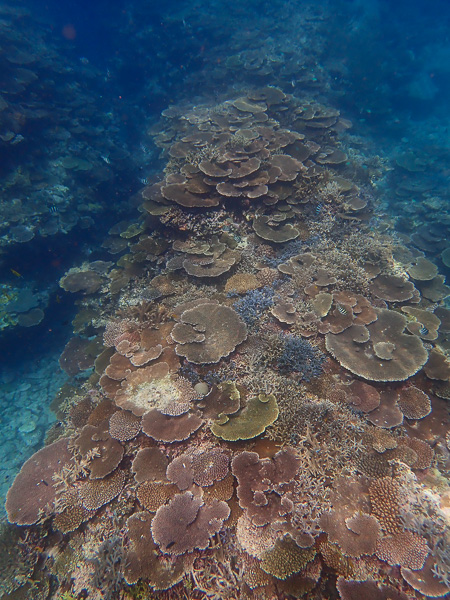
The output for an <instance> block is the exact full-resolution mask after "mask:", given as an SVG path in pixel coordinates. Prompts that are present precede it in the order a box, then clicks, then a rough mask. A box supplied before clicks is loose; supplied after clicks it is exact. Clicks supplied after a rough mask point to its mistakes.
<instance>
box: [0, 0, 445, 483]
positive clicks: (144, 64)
mask: <svg viewBox="0 0 450 600" xmlns="http://www.w3.org/2000/svg"><path fill="white" fill-rule="evenodd" d="M304 4H305V3H302V2H296V1H294V0H289V1H287V2H286V1H283V2H277V0H272V1H271V2H270V3H269V2H256V1H255V2H245V3H242V2H237V1H235V0H232V1H227V2H225V1H223V0H220V1H218V0H215V1H212V2H210V1H208V2H206V1H205V0H196V2H195V3H191V2H182V1H180V0H176V1H175V0H173V1H172V2H168V1H166V2H164V3H153V2H148V1H141V2H139V1H138V0H135V1H130V0H117V1H115V2H109V1H108V0H97V1H96V2H92V1H91V0H78V1H77V2H69V1H68V0H64V1H61V0H48V1H46V2H45V3H41V2H38V1H37V0H29V1H28V2H22V3H20V6H23V7H25V8H27V9H29V11H30V12H31V15H32V17H31V22H32V20H33V18H35V19H36V22H39V23H41V24H44V26H45V27H46V28H47V29H48V35H47V38H46V39H47V41H48V44H51V45H53V47H54V48H56V50H57V56H58V57H59V58H58V59H57V60H59V61H60V63H61V65H64V66H65V67H68V68H70V69H72V70H73V79H74V81H75V82H78V83H79V85H80V86H90V87H91V88H92V89H93V90H94V92H95V93H94V95H95V98H96V103H95V110H94V116H92V117H91V121H90V123H91V126H92V127H96V126H97V124H98V123H97V121H96V117H95V114H96V112H95V111H97V114H98V115H99V116H98V122H100V115H103V114H105V112H108V111H111V113H112V114H113V116H114V117H113V118H114V121H113V123H114V127H115V128H116V130H117V131H116V135H117V138H118V144H119V145H120V144H122V145H123V147H126V148H127V150H128V151H129V152H130V154H131V156H132V157H134V158H135V161H136V162H135V164H134V166H133V167H132V168H131V169H130V170H128V171H126V172H120V173H115V177H116V179H115V180H114V181H115V182H116V183H115V184H114V185H117V188H118V189H119V188H120V194H118V199H117V200H115V199H114V197H113V198H112V200H111V201H110V203H109V208H110V210H109V211H108V212H107V213H105V214H102V215H101V218H99V219H98V221H97V223H96V227H95V229H94V230H92V231H91V230H83V229H80V228H74V229H72V230H71V231H70V232H68V233H67V234H58V235H55V236H49V237H46V238H39V239H38V238H36V239H35V240H32V241H31V242H29V243H24V244H18V245H15V246H13V247H11V248H8V249H5V250H4V252H3V255H2V258H1V264H0V269H1V271H0V277H1V282H2V283H16V282H17V281H16V278H17V276H15V275H14V274H13V273H12V271H11V270H14V271H17V272H18V273H19V274H20V275H21V276H22V278H23V279H24V280H26V281H29V282H30V285H32V286H33V287H34V288H36V289H38V290H44V291H45V292H46V293H47V294H48V306H47V308H46V311H45V312H46V316H45V318H44V320H43V321H42V323H41V324H40V325H38V326H36V327H31V328H23V327H15V328H11V329H9V330H5V331H3V332H1V333H0V336H1V348H2V360H1V367H0V368H1V372H0V381H1V382H2V391H1V392H0V408H1V410H2V416H1V421H0V428H2V430H1V431H0V434H2V440H3V441H2V446H1V454H2V455H3V456H4V457H11V456H12V455H13V454H14V453H17V452H19V458H18V459H16V460H14V461H12V462H11V461H10V463H9V464H10V466H11V468H9V469H5V470H4V471H3V472H2V473H3V480H1V481H0V486H1V487H0V491H1V493H3V494H4V493H5V491H6V489H7V487H8V482H9V481H11V478H12V477H13V475H14V472H15V470H17V469H18V468H19V467H20V463H21V462H23V460H25V459H26V458H27V457H28V456H29V455H31V454H32V453H33V452H34V451H35V450H36V449H37V448H38V447H39V446H40V445H42V443H43V440H44V436H45V430H46V427H48V425H49V424H50V423H51V422H52V421H53V420H55V419H56V417H55V416H52V415H51V413H50V412H49V411H48V405H49V403H50V401H51V398H52V395H53V394H54V393H55V391H56V390H57V388H58V386H59V385H60V384H61V382H62V381H64V380H65V379H66V376H65V375H64V374H63V373H62V372H61V371H60V370H59V366H58V357H59V355H60V353H61V351H62V349H63V348H64V345H65V343H66V341H67V340H68V339H69V337H70V335H71V333H72V326H71V319H72V317H73V315H74V312H75V307H74V302H75V297H74V296H72V295H69V294H66V293H63V292H61V290H60V289H59V287H58V280H59V278H60V277H61V276H62V275H63V274H64V272H66V271H67V270H68V269H69V268H70V267H71V266H73V265H77V264H80V263H81V262H82V261H83V260H86V259H87V258H89V259H97V258H98V259H104V260H108V259H109V258H110V257H109V256H108V255H107V254H106V253H105V251H104V250H102V249H101V247H100V245H101V241H102V239H103V238H104V236H105V235H106V233H107V231H108V229H109V227H110V226H111V225H112V224H113V223H114V222H115V220H116V219H115V214H114V212H115V210H116V208H117V210H118V204H119V202H120V203H121V205H120V211H121V214H122V215H123V214H124V212H125V214H126V211H127V210H128V211H129V215H130V217H131V216H132V215H133V214H134V211H135V208H134V205H133V203H132V202H129V203H128V197H131V196H132V194H133V193H134V192H136V191H137V190H138V189H139V187H140V186H141V185H142V184H141V183H140V178H142V177H144V176H145V177H149V176H151V174H152V173H154V172H157V170H158V165H159V163H158V159H157V156H156V155H155V156H153V155H151V154H149V155H148V156H147V158H146V162H145V164H144V163H143V162H142V159H139V160H138V158H137V157H138V155H139V147H140V144H147V143H148V137H146V136H145V135H144V132H143V130H142V120H143V119H144V118H145V119H146V120H150V121H151V120H152V119H153V120H154V121H156V120H157V118H158V116H159V114H160V112H161V110H163V109H164V108H166V107H167V106H168V105H170V104H171V103H174V102H177V101H178V100H179V99H180V98H184V99H186V98H189V97H190V94H191V95H192V99H193V100H194V97H198V95H199V94H202V95H203V96H204V97H208V96H209V97H214V94H215V92H216V87H215V86H216V83H214V80H213V79H212V78H210V75H209V74H210V73H211V71H212V70H213V69H215V70H216V72H217V70H219V71H220V69H221V65H223V63H224V62H225V61H226V58H227V48H228V41H227V40H229V39H231V37H232V36H233V35H234V34H235V33H236V31H237V30H238V31H242V33H243V41H242V45H243V47H245V36H246V35H248V34H249V32H256V34H257V35H261V37H262V38H264V39H266V38H269V39H270V38H271V39H273V43H274V44H275V43H276V41H277V35H280V34H279V32H280V31H281V29H280V27H279V26H280V23H278V22H277V14H283V15H285V14H287V13H286V11H291V13H292V14H295V12H296V8H297V7H298V6H304ZM306 4H308V3H306ZM312 6H314V5H312ZM315 6H319V8H321V9H322V13H323V15H325V18H324V20H322V21H320V22H319V23H318V26H317V27H318V35H319V33H320V36H321V38H322V39H323V40H324V44H323V46H322V47H321V50H320V52H319V54H318V56H317V61H318V65H319V67H321V68H322V69H323V70H324V71H325V72H326V73H327V75H328V78H329V89H328V92H327V94H326V95H325V97H326V98H327V99H328V101H329V103H330V104H332V105H335V106H338V107H339V108H340V109H341V111H342V114H343V116H345V117H347V118H349V119H351V120H352V121H353V123H354V129H353V132H354V134H355V135H358V136H360V137H361V138H362V139H363V140H364V143H366V144H367V145H368V146H370V147H371V149H372V150H375V151H376V153H377V154H378V155H379V156H380V157H382V159H384V160H387V161H389V160H394V159H395V155H396V154H398V153H402V152H407V151H408V152H410V151H411V152H417V153H418V155H420V156H423V155H426V159H427V161H428V164H432V163H433V161H434V160H435V157H436V160H437V159H439V161H441V164H442V163H445V161H447V162H448V158H449V156H448V153H449V152H450V141H449V140H450V136H449V127H450V119H449V111H448V107H449V104H450V34H449V31H450V28H449V25H450V4H449V3H448V2H444V1H440V0H433V1H432V2H430V1H424V0H416V1H415V2H411V1H407V0H397V1H396V2H391V1H389V0H377V1H375V0H365V1H363V0H353V1H352V0H338V1H331V0H330V2H323V3H320V2H319V3H318V4H317V3H315ZM284 25H286V23H284ZM25 26H26V27H29V26H30V23H29V20H28V21H27V24H26V25H25V22H24V28H25ZM319 30H320V32H319ZM21 33H26V32H25V31H24V32H20V31H18V32H17V35H18V37H20V35H21ZM291 33H292V36H294V35H297V34H300V33H301V32H299V31H297V30H292V32H291ZM283 35H284V34H283ZM294 46H295V44H294ZM86 64H87V65H91V66H92V69H95V72H96V76H95V77H94V78H92V79H91V80H89V81H88V82H87V81H86V80H85V79H84V78H83V72H82V68H81V67H82V66H83V65H86ZM193 81H195V85H193V86H192V87H191V83H192V82H193ZM199 82H200V84H199ZM233 83H234V82H233V81H230V80H227V81H224V82H222V85H223V86H224V87H225V86H228V87H232V86H233ZM260 83H261V80H257V81H252V80H251V79H249V81H248V85H249V86H251V85H259V84H260ZM263 83H264V84H271V83H272V84H274V85H279V86H280V87H282V88H283V89H284V90H285V91H290V89H292V82H291V80H290V79H289V78H286V79H285V80H283V75H282V73H281V74H279V75H278V76H277V78H276V80H274V81H271V79H270V77H269V78H268V79H267V81H264V82H263ZM237 87H239V86H238V85H237ZM72 93H73V94H75V95H76V93H77V92H76V88H74V91H73V92H72ZM67 100H68V101H69V98H68V99H67ZM52 101H53V98H52V97H49V98H47V99H46V102H47V103H48V108H49V110H51V109H52ZM102 135H106V136H108V131H105V132H103V134H99V136H98V138H99V143H100V138H101V137H102ZM42 143H43V144H44V152H45V143H46V142H45V140H43V141H42ZM91 143H92V144H94V145H95V141H94V142H91ZM99 152H101V150H99ZM21 159H22V157H21V155H20V154H18V155H17V157H16V159H15V160H17V161H20V160H21ZM144 167H145V168H144ZM439 173H440V174H439V177H440V178H441V181H442V185H443V186H444V185H446V176H448V172H447V173H446V172H445V170H442V169H440V171H439ZM393 189H394V188H393V187H392V188H390V182H389V179H387V180H386V184H385V188H384V194H383V200H382V201H383V203H384V206H385V209H386V211H388V212H389V213H390V214H391V215H392V217H393V218H394V219H395V218H397V217H398V215H399V214H401V213H402V212H403V209H402V206H401V205H399V204H398V202H397V200H396V197H395V193H394V191H393ZM97 193H98V194H99V195H100V196H101V195H102V194H104V195H105V196H106V195H108V194H111V188H110V187H109V188H104V189H102V188H100V189H99V190H98V192H97ZM116 201H117V203H118V204H117V207H116V206H115V204H114V203H115V202H116ZM411 202H412V203H414V202H416V203H418V202H420V199H417V198H411ZM408 218H411V219H420V218H421V217H420V211H419V212H418V213H417V214H415V213H414V214H412V215H411V216H410V217H408ZM403 226H404V227H405V226H407V224H406V225H405V223H403ZM49 374H50V383H51V385H50V384H49V385H46V386H44V387H42V385H41V384H42V382H44V381H45V382H49ZM36 382H40V383H39V385H40V386H41V387H39V392H38V393H37V388H38V385H37V383H36ZM24 384H27V385H28V384H29V386H28V387H26V386H25V387H26V389H25V390H24V389H23V386H24ZM14 403H17V404H16V406H17V407H18V408H20V407H23V406H25V405H26V404H27V403H28V406H29V408H30V410H31V409H32V410H31V413H32V414H34V415H39V414H40V415H41V418H40V419H39V425H38V433H39V435H37V436H36V438H35V439H34V438H33V440H31V439H30V443H29V445H27V443H25V444H21V446H20V449H19V448H18V447H17V444H16V442H15V441H14V440H15V438H16V437H17V436H16V433H17V430H18V429H19V427H22V426H23V418H22V417H23V414H22V415H21V417H20V418H18V417H17V411H16V412H15V411H14V410H11V407H13V408H14ZM31 413H30V414H31ZM15 415H16V417H15ZM42 415H44V416H43V417H42ZM30 418H32V417H31V416H30ZM14 419H16V420H14ZM24 435H25V434H24ZM24 435H22V437H20V439H22V440H23V439H25V437H24ZM2 462H3V463H4V461H2ZM0 475H1V474H0Z"/></svg>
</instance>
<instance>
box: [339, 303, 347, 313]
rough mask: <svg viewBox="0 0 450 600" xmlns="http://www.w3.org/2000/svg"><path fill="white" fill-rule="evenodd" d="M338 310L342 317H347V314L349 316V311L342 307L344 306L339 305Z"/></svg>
mask: <svg viewBox="0 0 450 600" xmlns="http://www.w3.org/2000/svg"><path fill="white" fill-rule="evenodd" d="M337 309H338V312H340V313H341V315H346V314H348V311H347V309H346V308H345V306H342V304H338V305H337Z"/></svg>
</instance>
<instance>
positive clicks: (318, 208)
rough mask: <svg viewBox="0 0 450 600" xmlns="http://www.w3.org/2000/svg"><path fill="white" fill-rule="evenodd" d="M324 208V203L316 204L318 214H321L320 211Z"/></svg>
mask: <svg viewBox="0 0 450 600" xmlns="http://www.w3.org/2000/svg"><path fill="white" fill-rule="evenodd" d="M322 208H323V204H318V205H317V206H316V215H320V213H321V212H322Z"/></svg>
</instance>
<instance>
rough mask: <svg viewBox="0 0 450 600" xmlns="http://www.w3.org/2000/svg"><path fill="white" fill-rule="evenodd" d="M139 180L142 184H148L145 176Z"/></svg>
mask: <svg viewBox="0 0 450 600" xmlns="http://www.w3.org/2000/svg"><path fill="white" fill-rule="evenodd" d="M139 181H140V182H141V183H142V184H143V185H148V179H147V177H140V179H139Z"/></svg>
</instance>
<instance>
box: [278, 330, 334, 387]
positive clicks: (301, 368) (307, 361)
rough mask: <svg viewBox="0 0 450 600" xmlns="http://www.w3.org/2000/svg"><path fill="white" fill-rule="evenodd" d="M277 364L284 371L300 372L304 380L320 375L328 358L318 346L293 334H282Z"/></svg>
mask: <svg viewBox="0 0 450 600" xmlns="http://www.w3.org/2000/svg"><path fill="white" fill-rule="evenodd" d="M278 342H279V348H277V347H276V346H275V353H276V359H275V365H276V367H277V368H278V369H279V370H280V371H281V372H282V373H295V374H298V375H299V377H300V378H301V379H303V380H304V381H310V380H311V379H312V378H314V377H319V376H320V374H321V373H322V370H323V363H324V362H325V360H326V358H325V355H324V354H323V353H322V352H320V350H319V349H318V348H317V347H314V346H312V344H310V343H309V342H307V341H306V340H302V339H301V338H299V337H296V336H294V335H291V334H287V335H283V336H280V338H279V340H278Z"/></svg>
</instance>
